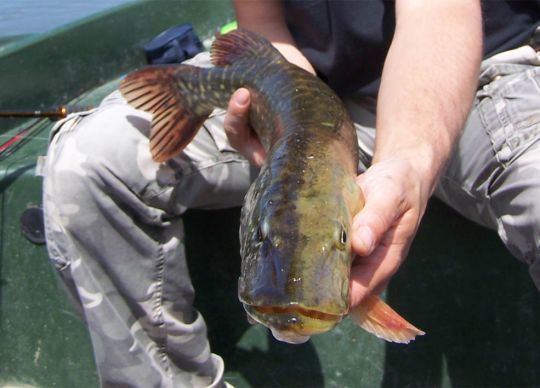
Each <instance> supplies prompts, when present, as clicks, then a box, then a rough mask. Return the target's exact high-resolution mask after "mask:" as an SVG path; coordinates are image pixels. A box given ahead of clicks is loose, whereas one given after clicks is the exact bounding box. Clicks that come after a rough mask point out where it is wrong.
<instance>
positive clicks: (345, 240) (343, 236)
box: [339, 228, 347, 245]
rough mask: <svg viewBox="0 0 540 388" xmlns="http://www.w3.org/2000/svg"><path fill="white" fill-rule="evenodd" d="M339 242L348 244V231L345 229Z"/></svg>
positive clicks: (342, 230)
mask: <svg viewBox="0 0 540 388" xmlns="http://www.w3.org/2000/svg"><path fill="white" fill-rule="evenodd" d="M339 242H340V243H341V244H343V245H345V244H347V231H346V230H345V228H342V229H341V235H340V237H339Z"/></svg>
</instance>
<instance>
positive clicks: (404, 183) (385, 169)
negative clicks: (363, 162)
mask: <svg viewBox="0 0 540 388" xmlns="http://www.w3.org/2000/svg"><path fill="white" fill-rule="evenodd" d="M357 184H358V185H359V186H360V188H361V189H362V191H363V194H364V197H365V206H364V208H363V209H362V210H361V211H360V212H359V213H358V214H357V215H356V216H355V217H354V219H353V225H352V230H353V232H352V246H353V251H355V252H356V253H357V255H358V256H357V258H356V259H355V261H354V262H353V266H352V269H351V296H350V299H351V306H353V307H354V306H356V305H358V304H359V303H360V302H361V301H362V299H363V298H364V297H366V296H367V295H369V294H372V293H373V294H378V293H380V292H381V291H382V290H383V289H384V287H386V285H387V283H388V281H389V280H390V277H391V276H392V275H393V274H394V273H395V272H396V271H397V269H398V268H399V266H400V265H401V263H402V261H403V260H404V258H405V256H406V255H407V252H408V250H409V247H410V245H411V242H412V239H413V237H414V235H415V233H416V231H417V229H418V225H419V223H420V219H421V218H422V215H423V214H424V211H425V208H426V205H427V201H428V199H429V195H430V190H429V188H428V187H426V185H424V183H423V180H422V177H421V176H420V174H419V173H418V172H417V171H416V170H415V169H414V168H413V167H412V164H411V163H410V161H409V160H408V159H407V158H406V157H403V156H395V157H391V158H389V159H385V160H383V161H379V162H378V163H375V164H373V165H372V166H371V167H370V168H369V169H368V170H366V172H365V173H363V174H362V175H360V176H358V178H357Z"/></svg>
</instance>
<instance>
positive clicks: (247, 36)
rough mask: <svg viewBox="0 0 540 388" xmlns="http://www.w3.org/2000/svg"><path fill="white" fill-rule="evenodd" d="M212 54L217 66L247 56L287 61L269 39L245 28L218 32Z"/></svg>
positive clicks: (237, 60) (252, 58)
mask: <svg viewBox="0 0 540 388" xmlns="http://www.w3.org/2000/svg"><path fill="white" fill-rule="evenodd" d="M210 55H211V57H212V63H213V64H214V65H216V66H227V65H232V64H233V63H238V62H240V61H242V60H244V59H247V58H249V59H251V60H255V59H256V60H259V61H260V60H263V61H265V62H266V61H269V62H274V61H275V62H282V61H286V59H285V58H284V57H283V55H281V54H280V52H279V51H278V50H277V49H276V48H275V47H274V46H272V44H271V43H270V42H269V41H268V40H266V39H265V38H263V37H262V36H260V35H257V34H255V33H253V32H250V31H248V30H244V29H238V30H234V31H231V32H229V33H227V34H224V35H222V34H219V33H218V34H217V35H216V40H215V41H214V43H213V44H212V48H211V49H210Z"/></svg>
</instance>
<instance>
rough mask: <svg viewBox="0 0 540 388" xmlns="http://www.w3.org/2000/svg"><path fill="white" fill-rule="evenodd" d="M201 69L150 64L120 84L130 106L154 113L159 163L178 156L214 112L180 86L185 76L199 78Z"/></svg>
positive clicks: (152, 143) (152, 144)
mask: <svg viewBox="0 0 540 388" xmlns="http://www.w3.org/2000/svg"><path fill="white" fill-rule="evenodd" d="M198 71H200V70H199V69H198V68H196V67H192V66H184V65H177V66H149V67H146V68H143V69H141V70H138V71H135V72H133V73H130V74H128V75H127V76H126V78H125V79H124V80H123V81H122V83H121V85H120V91H121V93H122V95H123V96H124V98H125V99H126V100H127V102H128V103H129V104H130V105H132V106H133V107H135V108H136V109H141V110H144V111H146V112H149V113H152V114H153V117H152V128H151V130H150V152H151V154H152V159H154V161H156V162H165V161H167V160H169V159H170V158H172V157H174V156H176V155H178V154H179V153H180V152H181V151H182V150H183V149H184V148H185V147H186V146H187V145H188V144H189V142H190V141H191V140H192V139H193V137H194V136H195V135H196V133H197V131H198V130H199V128H200V127H201V125H202V124H203V122H204V121H205V120H206V119H207V117H208V116H209V115H210V113H211V111H212V109H211V107H209V106H207V105H205V104H201V103H199V104H196V102H195V101H192V98H193V97H192V95H190V93H189V91H187V90H186V89H185V88H184V89H183V88H182V87H181V86H179V85H180V84H182V78H184V79H189V78H190V77H191V78H196V73H197V72H198ZM184 84H185V82H184Z"/></svg>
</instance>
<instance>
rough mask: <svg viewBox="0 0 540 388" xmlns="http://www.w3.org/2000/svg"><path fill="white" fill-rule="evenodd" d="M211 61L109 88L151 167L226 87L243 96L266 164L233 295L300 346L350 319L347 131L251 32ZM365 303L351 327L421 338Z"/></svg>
mask: <svg viewBox="0 0 540 388" xmlns="http://www.w3.org/2000/svg"><path fill="white" fill-rule="evenodd" d="M211 55H212V61H213V63H214V65H215V67H213V68H197V67H192V66H188V65H175V66H169V67H163V66H159V67H147V68H145V69H142V70H139V71H137V72H135V73H132V74H130V75H128V76H127V77H126V79H125V80H124V82H123V83H122V85H121V88H120V90H121V91H122V94H123V95H124V97H125V98H126V99H127V101H128V102H129V103H130V104H131V105H133V106H134V107H136V108H138V109H144V110H146V111H149V112H151V113H152V114H153V119H152V128H151V132H150V149H151V153H152V157H153V159H154V160H155V161H158V162H161V161H167V160H168V159H170V158H172V157H174V156H175V155H177V154H178V153H180V152H181V151H182V149H183V148H184V147H185V146H186V145H187V144H188V143H189V141H191V139H192V138H193V136H195V134H196V132H197V130H198V128H199V127H200V126H201V125H202V123H203V122H204V120H205V119H206V118H207V117H208V115H209V114H210V113H211V112H212V110H213V109H214V108H215V107H221V108H225V107H226V106H227V104H228V102H229V99H230V96H231V95H232V93H233V92H234V91H235V90H237V89H238V88H240V87H245V88H247V89H249V91H250V93H251V108H250V120H251V124H252V127H253V128H254V130H255V131H256V132H257V134H258V136H259V138H260V139H261V142H262V143H263V146H264V148H265V149H266V151H267V160H266V163H265V164H264V166H263V167H262V168H261V171H260V174H259V176H258V177H257V179H256V180H255V181H254V182H253V184H252V185H251V187H250V189H249V191H248V193H247V195H246V198H245V202H244V206H243V208H242V214H241V225H240V245H241V256H242V265H241V276H240V278H239V284H238V295H239V298H240V300H241V302H242V303H243V305H244V308H245V310H246V312H247V313H248V317H250V318H251V319H252V320H254V321H256V322H259V323H262V324H263V325H265V326H267V327H269V328H270V329H271V330H272V333H273V334H274V336H275V337H276V338H278V339H280V340H283V341H287V342H291V343H300V342H304V341H306V340H307V339H308V338H309V336H311V335H313V334H318V333H322V332H325V331H327V330H329V329H330V328H332V327H333V326H334V325H335V324H337V323H338V322H339V321H340V320H341V319H342V318H343V317H344V316H346V315H347V313H348V312H349V311H348V310H349V277H350V268H351V264H352V259H353V256H354V254H353V252H352V249H351V242H350V238H349V236H350V225H351V222H352V217H353V216H354V215H355V214H356V213H357V212H358V211H359V210H360V209H361V208H362V206H363V196H362V193H361V191H360V189H359V188H358V186H357V185H356V183H355V178H356V174H357V165H358V146H357V138H356V131H355V129H354V127H353V124H352V122H351V119H350V118H349V116H348V113H347V112H346V110H345V108H344V107H343V104H342V103H341V101H340V100H339V98H338V97H337V96H336V95H335V94H334V92H333V91H332V90H331V89H330V88H329V87H328V86H327V85H325V84H324V83H323V82H322V81H320V80H319V79H318V78H317V77H315V76H313V75H312V74H310V73H308V72H306V71H304V70H303V69H301V68H299V67H297V66H295V65H293V64H291V63H289V62H287V61H286V60H285V58H284V57H283V56H282V55H281V54H280V53H279V52H278V51H277V50H276V49H275V48H274V47H273V46H272V45H271V44H270V43H269V42H268V41H266V40H265V39H263V38H261V37H259V36H258V35H256V34H253V33H250V32H248V31H236V32H233V33H229V34H227V35H222V36H219V37H218V38H217V39H216V41H215V42H214V44H213V46H212V51H211ZM372 301H373V303H371V304H369V309H364V308H360V309H358V308H357V309H358V311H355V316H356V317H357V318H356V320H357V322H359V324H361V325H362V327H364V328H367V330H370V331H371V332H373V333H374V334H376V335H379V336H381V337H383V338H385V339H388V340H392V341H394V340H396V341H400V342H405V341H409V340H410V339H412V338H414V336H415V335H417V334H419V333H422V332H421V331H420V330H418V329H416V328H415V327H414V326H412V325H410V324H408V322H406V321H404V320H403V322H401V321H399V320H395V319H394V316H393V315H392V314H389V313H388V312H389V311H392V310H391V309H390V308H389V307H388V306H386V305H384V302H382V301H381V300H380V299H379V298H376V297H374V299H373V300H372ZM359 307H361V306H359ZM396 316H397V317H399V316H398V315H397V313H396ZM387 317H391V318H392V319H393V320H392V321H391V322H390V320H389V319H388V318H387ZM399 318H401V317H399ZM401 319H402V318H401ZM389 322H390V323H393V324H394V326H389V324H388V323H389ZM396 322H397V324H396ZM389 327H390V329H388V328H389ZM396 327H398V328H399V330H401V331H399V333H398V334H397V335H396V334H395V332H396V331H397V329H396ZM403 333H405V334H403Z"/></svg>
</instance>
